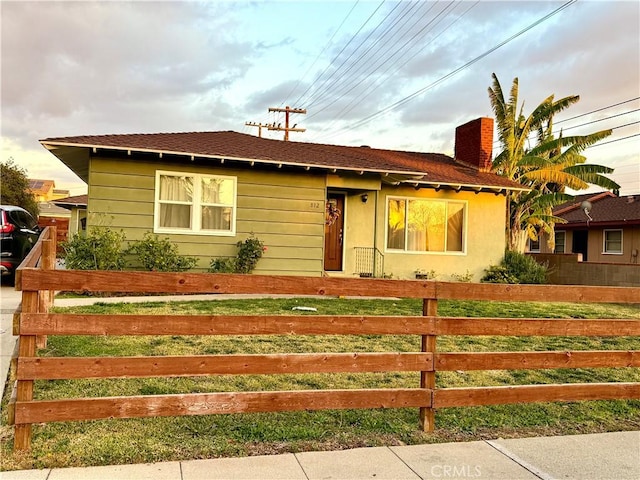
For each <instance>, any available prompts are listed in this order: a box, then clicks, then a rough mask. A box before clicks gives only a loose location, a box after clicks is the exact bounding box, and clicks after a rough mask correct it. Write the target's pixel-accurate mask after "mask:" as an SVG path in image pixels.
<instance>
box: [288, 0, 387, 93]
mask: <svg viewBox="0 0 640 480" xmlns="http://www.w3.org/2000/svg"><path fill="white" fill-rule="evenodd" d="M385 1H386V0H382V2H380V4H379V5H378V6H377V7H376V9H375V10H374V11H373V13H371V15H369V17H368V18H367V19H366V20H365V22H364V23H363V24H362V25H361V26H360V28H359V29H358V31H357V32H356V33H355V34H353V36H352V37H351V39H350V40H349V41H348V42H347V43H346V44H345V46H344V47H342V49H341V50H340V52H338V54H337V55H336V56H335V57H333V60H331V63H330V64H329V65H327V67H326V68H325V69H324V70H323V71H322V73H321V74H320V75H319V76H318V78H317V79H316V80H314V81H313V82H312V83H311V84H310V85H309V86H308V87H307V89H306V90H305V91H304V92H303V93H302V95H300V96H299V97H298V99H297V100H296V101H295V102H294V103H295V104H300V100H301V99H302V98H303V97H304V96H305V95H306V94H307V92H308V91H309V90H311V87H313V85H314V84H315V83H316V82H317V81H319V80H320V79H321V78H322V76H323V75H324V74H325V73H326V72H327V70H328V69H329V67H330V66H331V65H333V62H335V61H336V60H337V59H338V58H339V57H340V55H342V52H344V51H345V50H346V48H347V47H348V46H349V45H350V44H351V42H353V40H354V39H355V38H356V37H357V36H358V34H359V33H360V32H361V31H362V29H363V28H364V27H365V26H366V25H367V23H369V20H371V19H372V18H373V16H374V15H375V14H376V12H377V11H378V10H380V8H381V7H382V5H383V4H384V3H385ZM324 83H326V80H325V82H323V85H324Z"/></svg>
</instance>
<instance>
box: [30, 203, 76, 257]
mask: <svg viewBox="0 0 640 480" xmlns="http://www.w3.org/2000/svg"><path fill="white" fill-rule="evenodd" d="M70 218H71V214H70V213H69V210H66V209H64V208H62V207H58V206H57V205H55V204H54V203H53V202H39V203H38V226H40V227H41V228H44V227H50V226H55V227H56V237H57V239H58V243H60V242H64V241H66V240H67V239H68V238H69V219H70ZM58 250H60V246H59V245H58Z"/></svg>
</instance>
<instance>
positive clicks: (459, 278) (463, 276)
mask: <svg viewBox="0 0 640 480" xmlns="http://www.w3.org/2000/svg"><path fill="white" fill-rule="evenodd" d="M451 280H453V281H454V282H463V283H471V282H472V281H473V273H471V272H470V271H469V270H467V271H466V272H465V273H452V274H451Z"/></svg>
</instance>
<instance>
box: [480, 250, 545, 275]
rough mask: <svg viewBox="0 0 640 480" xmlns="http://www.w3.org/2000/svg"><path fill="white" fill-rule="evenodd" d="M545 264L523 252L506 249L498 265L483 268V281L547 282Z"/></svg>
mask: <svg viewBox="0 0 640 480" xmlns="http://www.w3.org/2000/svg"><path fill="white" fill-rule="evenodd" d="M547 270H548V267H547V266H546V265H541V264H539V263H538V262H536V261H535V260H534V259H533V258H532V257H530V256H528V255H525V254H523V253H518V252H512V251H509V250H507V251H506V252H505V255H504V259H503V260H502V262H501V263H500V265H492V266H490V267H489V268H488V269H486V270H485V272H486V274H485V275H484V277H482V280H481V281H483V282H489V283H547Z"/></svg>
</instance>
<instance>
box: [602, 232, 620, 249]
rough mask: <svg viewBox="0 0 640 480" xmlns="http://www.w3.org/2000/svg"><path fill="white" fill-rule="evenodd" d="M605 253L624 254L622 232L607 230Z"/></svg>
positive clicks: (605, 234)
mask: <svg viewBox="0 0 640 480" xmlns="http://www.w3.org/2000/svg"><path fill="white" fill-rule="evenodd" d="M603 244H604V245H603V250H602V251H603V253H615V254H621V253H622V230H605V231H604V241H603Z"/></svg>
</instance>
